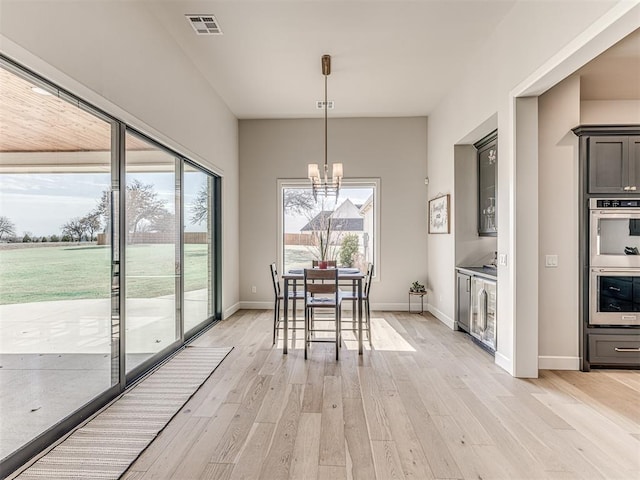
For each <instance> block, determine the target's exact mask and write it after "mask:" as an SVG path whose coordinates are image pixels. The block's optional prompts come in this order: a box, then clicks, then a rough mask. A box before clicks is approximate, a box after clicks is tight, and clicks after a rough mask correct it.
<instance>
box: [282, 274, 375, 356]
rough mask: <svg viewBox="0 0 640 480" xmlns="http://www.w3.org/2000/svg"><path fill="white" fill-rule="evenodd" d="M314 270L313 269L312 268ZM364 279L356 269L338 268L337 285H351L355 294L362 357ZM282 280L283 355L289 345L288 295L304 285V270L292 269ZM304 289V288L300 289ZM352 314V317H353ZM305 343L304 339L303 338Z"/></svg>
mask: <svg viewBox="0 0 640 480" xmlns="http://www.w3.org/2000/svg"><path fill="white" fill-rule="evenodd" d="M314 268H315V267H314ZM364 277H365V275H364V273H362V272H361V271H360V270H359V269H357V268H342V267H340V268H338V283H339V284H341V282H342V284H344V283H347V282H350V283H351V286H352V288H353V291H354V292H355V293H356V299H357V300H356V305H357V311H358V312H357V313H358V354H359V355H362V350H363V346H362V345H363V342H362V279H363V278H364ZM282 279H283V280H284V349H283V353H285V354H286V353H287V348H288V344H289V293H290V291H291V290H292V289H293V290H294V291H295V290H297V289H298V284H299V283H303V284H304V269H303V268H292V269H290V270H288V271H287V272H286V273H285V274H284V275H282ZM302 288H304V286H303V287H302ZM355 313H356V312H354V316H355ZM305 341H306V338H305Z"/></svg>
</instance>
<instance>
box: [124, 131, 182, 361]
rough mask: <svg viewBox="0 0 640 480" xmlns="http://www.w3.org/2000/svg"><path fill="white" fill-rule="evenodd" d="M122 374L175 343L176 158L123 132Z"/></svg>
mask: <svg viewBox="0 0 640 480" xmlns="http://www.w3.org/2000/svg"><path fill="white" fill-rule="evenodd" d="M125 145H126V182H125V183H126V195H125V219H126V220H125V225H126V228H125V232H123V235H126V251H125V261H126V270H125V272H126V273H125V275H126V279H125V298H126V300H125V304H126V308H125V315H126V317H125V318H126V334H125V343H126V349H125V351H126V371H127V373H128V372H131V370H132V369H134V368H136V367H137V366H139V365H140V364H142V363H143V362H145V361H146V360H147V359H149V358H151V357H153V356H154V355H155V354H157V353H158V352H160V351H162V350H164V349H166V348H169V347H171V346H172V344H174V343H175V342H176V341H179V340H180V337H181V333H180V321H179V316H178V315H177V305H178V302H177V294H178V292H179V290H180V289H179V284H180V248H179V246H180V244H179V238H178V236H177V232H178V231H179V230H178V229H177V228H176V225H178V224H179V223H178V222H179V218H178V217H179V215H176V212H179V211H180V209H179V208H177V205H179V203H178V201H179V194H180V192H179V183H178V182H177V178H178V175H176V164H177V160H176V157H174V156H173V155H171V154H169V153H167V152H166V151H165V150H163V149H161V148H159V147H158V146H156V145H154V144H152V143H150V142H149V141H147V140H145V139H142V138H140V137H138V136H136V135H133V134H132V133H127V135H126V139H125Z"/></svg>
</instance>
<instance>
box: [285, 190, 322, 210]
mask: <svg viewBox="0 0 640 480" xmlns="http://www.w3.org/2000/svg"><path fill="white" fill-rule="evenodd" d="M283 202H284V211H285V213H287V214H294V213H300V214H305V215H307V216H308V213H309V212H313V211H314V210H315V209H316V201H315V200H314V199H313V195H312V193H311V191H310V190H309V189H308V188H287V189H286V190H285V192H284V199H283Z"/></svg>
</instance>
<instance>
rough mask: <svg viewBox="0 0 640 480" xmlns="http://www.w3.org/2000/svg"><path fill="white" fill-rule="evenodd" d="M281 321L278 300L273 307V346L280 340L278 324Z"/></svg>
mask: <svg viewBox="0 0 640 480" xmlns="http://www.w3.org/2000/svg"><path fill="white" fill-rule="evenodd" d="M279 320H280V300H279V299H277V298H276V301H275V303H274V305H273V344H274V345H275V344H276V340H277V339H278V323H279Z"/></svg>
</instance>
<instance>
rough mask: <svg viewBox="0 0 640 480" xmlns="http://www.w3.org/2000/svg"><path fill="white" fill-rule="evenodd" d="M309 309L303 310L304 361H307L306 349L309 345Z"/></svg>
mask: <svg viewBox="0 0 640 480" xmlns="http://www.w3.org/2000/svg"><path fill="white" fill-rule="evenodd" d="M308 317H309V309H308V308H307V307H306V306H305V308H304V359H305V360H306V359H307V347H308V345H309V318H308Z"/></svg>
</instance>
